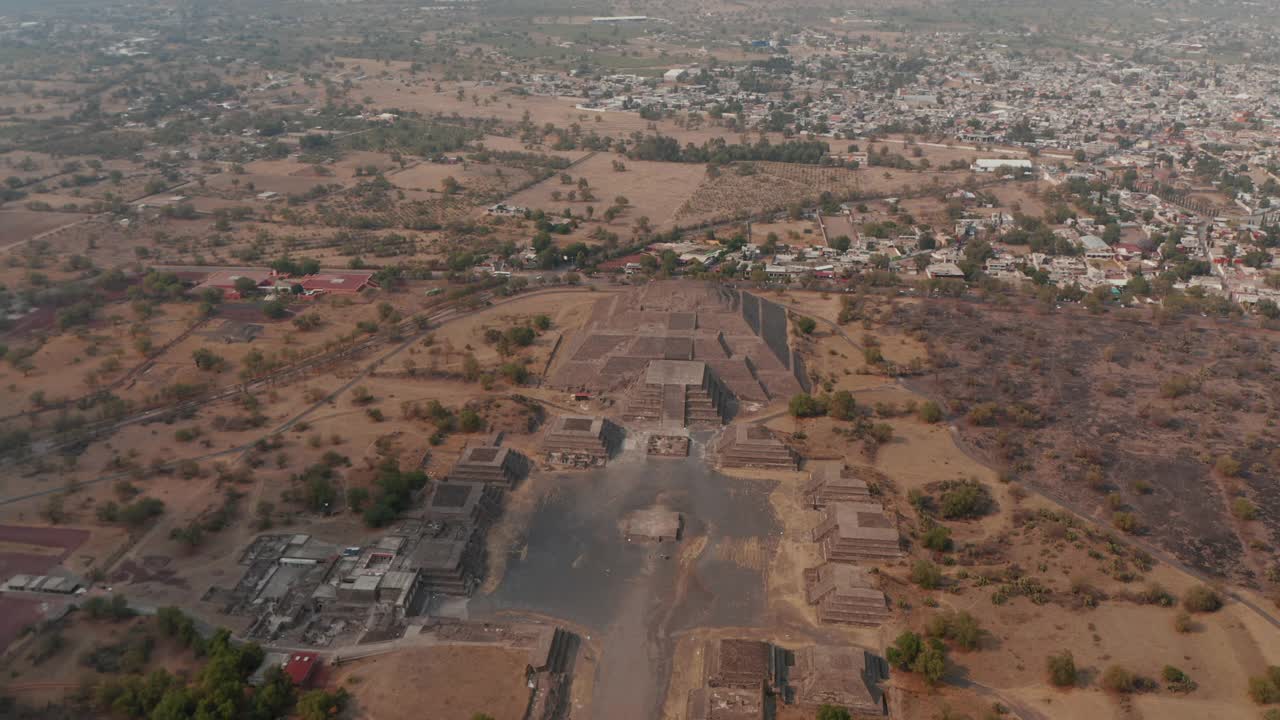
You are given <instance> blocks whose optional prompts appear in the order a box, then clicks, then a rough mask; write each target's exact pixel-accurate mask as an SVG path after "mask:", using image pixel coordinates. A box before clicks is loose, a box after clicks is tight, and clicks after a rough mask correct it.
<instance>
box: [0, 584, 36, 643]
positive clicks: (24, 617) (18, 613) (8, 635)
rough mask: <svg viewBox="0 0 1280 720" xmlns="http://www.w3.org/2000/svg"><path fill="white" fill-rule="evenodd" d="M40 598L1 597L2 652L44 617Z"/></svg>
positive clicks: (0, 639) (0, 633)
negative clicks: (32, 624) (25, 628)
mask: <svg viewBox="0 0 1280 720" xmlns="http://www.w3.org/2000/svg"><path fill="white" fill-rule="evenodd" d="M42 603H43V601H42V600H41V599H39V598H25V597H15V596H13V595H4V596H0V652H3V651H4V650H5V649H7V648H8V647H9V643H11V642H13V640H14V638H16V637H18V634H19V633H21V632H22V629H23V628H24V627H26V626H28V625H30V624H31V623H33V622H35V621H37V620H39V619H40V618H41V617H43V616H44V613H43V612H42V611H41V609H40V606H41V604H42Z"/></svg>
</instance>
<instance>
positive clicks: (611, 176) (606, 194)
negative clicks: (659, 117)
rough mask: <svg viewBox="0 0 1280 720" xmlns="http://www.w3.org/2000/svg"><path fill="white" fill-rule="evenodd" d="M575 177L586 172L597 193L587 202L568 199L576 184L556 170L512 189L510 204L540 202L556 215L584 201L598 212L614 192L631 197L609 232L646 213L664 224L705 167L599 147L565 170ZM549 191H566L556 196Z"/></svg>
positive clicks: (610, 201) (583, 205)
mask: <svg viewBox="0 0 1280 720" xmlns="http://www.w3.org/2000/svg"><path fill="white" fill-rule="evenodd" d="M617 160H621V161H622V162H623V164H624V165H625V166H626V170H625V171H623V172H618V171H616V170H614V169H613V162H614V161H617ZM566 172H568V173H569V174H570V175H571V176H573V179H574V182H575V183H576V182H577V180H578V178H586V179H587V182H588V183H589V185H590V189H591V192H592V193H594V195H595V197H596V199H595V200H594V201H591V202H583V201H582V200H581V199H579V200H578V201H576V202H569V201H568V199H567V197H568V193H569V191H570V190H577V186H576V185H565V184H563V183H561V181H560V179H559V176H558V175H557V176H553V177H550V178H548V179H546V180H544V181H542V182H541V183H538V184H537V185H535V186H533V187H531V188H529V189H527V190H524V191H522V192H519V193H516V194H515V195H513V196H512V197H510V198H509V199H508V202H509V203H511V204H514V205H520V206H525V207H535V208H541V209H543V210H545V211H547V212H548V213H554V214H556V215H558V214H560V213H561V212H563V210H564V209H565V208H571V209H572V210H573V211H574V213H575V214H582V213H583V212H585V208H586V206H587V205H595V206H596V214H597V215H600V214H601V213H602V212H603V210H604V208H606V207H608V206H609V205H611V204H613V202H614V199H615V198H617V197H618V196H622V197H625V198H627V199H628V200H629V201H630V208H629V209H628V210H627V211H626V212H624V213H623V214H622V215H620V216H619V217H618V219H616V220H614V221H613V222H612V223H609V225H608V226H607V227H608V228H609V230H610V231H612V232H619V233H620V234H621V232H622V231H625V229H626V228H627V227H628V226H630V225H631V224H632V223H633V222H635V220H636V219H637V218H639V217H647V218H649V220H650V222H651V224H652V225H653V227H655V228H666V227H668V226H669V225H670V224H671V223H672V222H674V220H675V219H676V216H675V213H674V211H675V209H676V208H677V207H679V206H680V203H681V202H683V201H684V199H685V198H686V197H688V196H689V195H690V194H692V193H693V192H694V190H695V189H696V188H698V187H699V185H700V184H701V183H702V182H703V180H704V178H705V177H706V172H705V169H704V168H703V166H702V165H699V164H696V163H664V162H644V161H640V160H627V159H625V158H622V157H621V156H619V155H615V154H613V153H603V152H602V153H598V154H596V155H595V156H594V157H592V158H590V159H588V160H585V161H583V162H581V163H579V164H578V165H575V166H573V167H572V168H570V169H569V170H567V171H566ZM553 192H560V193H562V195H563V196H564V197H563V198H562V199H561V200H554V199H553V198H552V196H551V193H553Z"/></svg>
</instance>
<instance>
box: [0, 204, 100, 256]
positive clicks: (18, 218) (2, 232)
mask: <svg viewBox="0 0 1280 720" xmlns="http://www.w3.org/2000/svg"><path fill="white" fill-rule="evenodd" d="M83 219H84V216H83V215H77V214H76V213H64V212H36V211H33V210H17V209H10V208H5V209H3V210H0V247H3V246H7V245H11V244H13V243H18V242H22V241H24V240H29V239H31V237H32V236H34V235H39V234H40V233H43V232H46V231H49V230H53V229H54V228H58V227H61V226H63V225H67V224H69V223H73V222H76V221H79V220H83Z"/></svg>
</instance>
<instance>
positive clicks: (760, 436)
mask: <svg viewBox="0 0 1280 720" xmlns="http://www.w3.org/2000/svg"><path fill="white" fill-rule="evenodd" d="M717 450H718V453H719V456H720V464H721V465H723V466H725V467H758V468H776V469H779V470H795V469H796V467H797V465H798V460H797V459H796V455H795V453H794V452H792V451H791V448H789V447H787V446H786V445H784V444H783V443H782V441H781V440H779V439H778V438H776V437H774V434H773V431H771V430H769V428H767V427H765V426H763V425H737V426H735V427H732V428H730V429H729V430H728V431H726V432H725V433H724V435H723V437H721V438H720V444H719V447H718V448H717Z"/></svg>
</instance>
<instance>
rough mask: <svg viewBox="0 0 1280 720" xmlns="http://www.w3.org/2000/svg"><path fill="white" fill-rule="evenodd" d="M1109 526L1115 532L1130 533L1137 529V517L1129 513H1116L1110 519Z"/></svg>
mask: <svg viewBox="0 0 1280 720" xmlns="http://www.w3.org/2000/svg"><path fill="white" fill-rule="evenodd" d="M1111 524H1112V525H1115V526H1116V529H1117V530H1120V531H1122V532H1127V533H1132V532H1134V531H1135V530H1137V529H1138V516H1137V515H1134V514H1133V513H1131V512H1118V513H1116V514H1115V515H1113V516H1112V517H1111Z"/></svg>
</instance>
